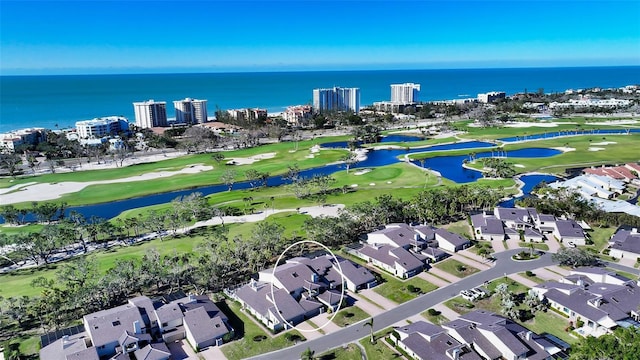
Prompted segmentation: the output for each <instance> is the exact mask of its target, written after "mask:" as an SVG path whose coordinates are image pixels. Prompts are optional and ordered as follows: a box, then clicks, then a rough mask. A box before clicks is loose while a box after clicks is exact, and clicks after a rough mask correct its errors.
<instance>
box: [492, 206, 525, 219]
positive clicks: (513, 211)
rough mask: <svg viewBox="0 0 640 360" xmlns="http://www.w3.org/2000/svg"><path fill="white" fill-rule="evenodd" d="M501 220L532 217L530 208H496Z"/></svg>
mask: <svg viewBox="0 0 640 360" xmlns="http://www.w3.org/2000/svg"><path fill="white" fill-rule="evenodd" d="M496 211H497V213H498V218H500V220H510V221H518V220H519V221H523V220H524V218H525V217H530V216H531V215H530V214H529V210H527V209H518V208H501V207H498V208H496Z"/></svg>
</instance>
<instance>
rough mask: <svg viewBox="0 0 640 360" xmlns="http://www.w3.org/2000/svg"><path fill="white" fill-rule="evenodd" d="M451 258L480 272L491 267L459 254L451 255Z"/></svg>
mask: <svg viewBox="0 0 640 360" xmlns="http://www.w3.org/2000/svg"><path fill="white" fill-rule="evenodd" d="M453 258H454V259H456V260H458V261H460V262H461V263H463V264H465V265H469V266H471V267H474V268H476V269H480V270H486V269H488V268H490V267H491V265H489V264H487V263H484V262H479V261H476V260H474V259H471V258H468V257H466V256H464V255H462V254H460V253H455V254H453Z"/></svg>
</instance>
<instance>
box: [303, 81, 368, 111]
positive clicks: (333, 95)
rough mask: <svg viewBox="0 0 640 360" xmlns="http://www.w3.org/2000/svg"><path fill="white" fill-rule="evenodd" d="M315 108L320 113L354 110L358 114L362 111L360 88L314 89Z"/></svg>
mask: <svg viewBox="0 0 640 360" xmlns="http://www.w3.org/2000/svg"><path fill="white" fill-rule="evenodd" d="M313 108H314V111H315V112H318V113H323V112H328V111H353V112H354V113H356V114H357V113H359V112H360V88H341V87H333V88H328V89H313Z"/></svg>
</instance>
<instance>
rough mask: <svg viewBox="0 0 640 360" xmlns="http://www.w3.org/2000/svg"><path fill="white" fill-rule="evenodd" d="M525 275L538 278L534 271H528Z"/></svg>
mask: <svg viewBox="0 0 640 360" xmlns="http://www.w3.org/2000/svg"><path fill="white" fill-rule="evenodd" d="M525 274H526V275H527V276H528V277H534V276H536V274H534V273H533V271H531V270H527V272H525Z"/></svg>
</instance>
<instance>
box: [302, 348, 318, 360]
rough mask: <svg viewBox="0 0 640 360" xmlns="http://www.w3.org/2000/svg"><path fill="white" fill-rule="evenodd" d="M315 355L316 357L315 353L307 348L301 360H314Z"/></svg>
mask: <svg viewBox="0 0 640 360" xmlns="http://www.w3.org/2000/svg"><path fill="white" fill-rule="evenodd" d="M313 355H315V351H313V350H311V348H307V349H306V350H305V351H303V352H302V354H301V355H300V359H301V360H313Z"/></svg>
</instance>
